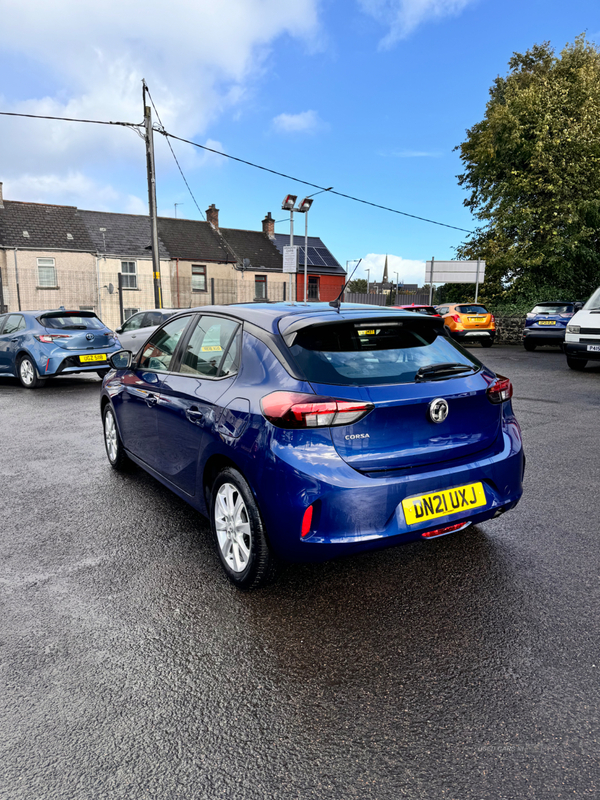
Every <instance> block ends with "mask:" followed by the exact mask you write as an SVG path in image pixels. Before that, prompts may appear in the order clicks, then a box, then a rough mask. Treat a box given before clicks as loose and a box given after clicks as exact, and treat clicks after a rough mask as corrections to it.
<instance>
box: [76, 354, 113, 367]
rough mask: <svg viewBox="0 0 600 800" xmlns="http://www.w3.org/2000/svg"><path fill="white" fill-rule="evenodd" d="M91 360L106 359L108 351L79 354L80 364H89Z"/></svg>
mask: <svg viewBox="0 0 600 800" xmlns="http://www.w3.org/2000/svg"><path fill="white" fill-rule="evenodd" d="M90 361H106V353H97V354H96V355H93V356H79V363H80V364H87V363H89V362H90Z"/></svg>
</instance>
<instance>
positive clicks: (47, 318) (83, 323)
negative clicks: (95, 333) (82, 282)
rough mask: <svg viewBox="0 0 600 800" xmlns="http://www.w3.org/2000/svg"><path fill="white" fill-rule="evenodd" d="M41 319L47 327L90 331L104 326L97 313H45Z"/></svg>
mask: <svg viewBox="0 0 600 800" xmlns="http://www.w3.org/2000/svg"><path fill="white" fill-rule="evenodd" d="M39 321H40V322H41V324H42V325H44V326H45V327H46V328H62V329H65V330H77V331H90V330H98V329H99V328H103V327H104V324H103V323H102V322H101V321H100V320H99V319H98V317H97V316H96V315H95V314H83V313H81V312H79V313H76V314H69V313H66V314H44V316H42V317H40V319H39Z"/></svg>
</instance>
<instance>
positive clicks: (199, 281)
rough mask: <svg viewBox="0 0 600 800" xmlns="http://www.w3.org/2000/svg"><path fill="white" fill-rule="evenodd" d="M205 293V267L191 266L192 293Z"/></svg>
mask: <svg viewBox="0 0 600 800" xmlns="http://www.w3.org/2000/svg"><path fill="white" fill-rule="evenodd" d="M205 291H206V267H205V266H203V265H200V264H192V292H205Z"/></svg>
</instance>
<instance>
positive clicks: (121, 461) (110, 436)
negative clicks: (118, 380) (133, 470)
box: [102, 403, 131, 472]
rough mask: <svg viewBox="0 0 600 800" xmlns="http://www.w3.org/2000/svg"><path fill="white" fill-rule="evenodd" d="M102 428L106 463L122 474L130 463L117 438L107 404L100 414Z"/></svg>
mask: <svg viewBox="0 0 600 800" xmlns="http://www.w3.org/2000/svg"><path fill="white" fill-rule="evenodd" d="M102 427H103V429H104V447H105V448H106V455H107V458H108V463H109V464H110V465H111V467H112V468H113V469H116V470H117V472H123V471H124V470H126V469H127V468H128V467H129V465H130V463H131V462H130V460H129V457H128V455H127V453H126V452H125V448H124V447H123V442H122V441H121V437H120V436H119V429H118V428H117V420H116V419H115V412H114V411H113V410H112V408H111V406H110V404H109V403H107V404H106V406H105V408H104V412H103V414H102Z"/></svg>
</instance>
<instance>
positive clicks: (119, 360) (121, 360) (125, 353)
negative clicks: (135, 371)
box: [108, 350, 133, 369]
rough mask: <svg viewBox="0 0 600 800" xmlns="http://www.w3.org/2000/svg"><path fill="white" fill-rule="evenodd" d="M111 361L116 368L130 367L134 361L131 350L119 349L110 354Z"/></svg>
mask: <svg viewBox="0 0 600 800" xmlns="http://www.w3.org/2000/svg"><path fill="white" fill-rule="evenodd" d="M108 360H109V363H110V365H111V367H113V368H114V369H129V367H130V366H131V362H132V361H133V353H132V352H131V350H118V351H117V352H116V353H113V354H112V355H111V356H109V359H108Z"/></svg>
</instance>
